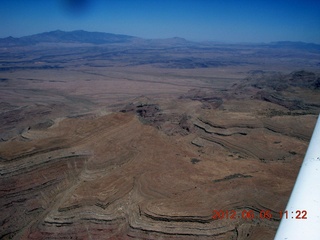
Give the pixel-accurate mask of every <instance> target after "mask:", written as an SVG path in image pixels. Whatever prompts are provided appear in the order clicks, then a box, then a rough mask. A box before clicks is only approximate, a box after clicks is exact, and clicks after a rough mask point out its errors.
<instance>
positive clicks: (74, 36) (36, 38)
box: [0, 30, 138, 46]
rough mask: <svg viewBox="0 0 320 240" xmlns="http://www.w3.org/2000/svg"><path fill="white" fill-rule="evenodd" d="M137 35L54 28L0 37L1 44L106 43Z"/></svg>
mask: <svg viewBox="0 0 320 240" xmlns="http://www.w3.org/2000/svg"><path fill="white" fill-rule="evenodd" d="M136 39H138V38H137V37H133V36H128V35H120V34H112V33H103V32H87V31H84V30H75V31H70V32H66V31H61V30H55V31H50V32H44V33H39V34H34V35H30V36H25V37H21V38H12V37H11V38H10V37H9V38H3V39H0V44H2V45H10V46H12V45H34V44H38V43H91V44H106V43H129V42H131V41H133V40H136Z"/></svg>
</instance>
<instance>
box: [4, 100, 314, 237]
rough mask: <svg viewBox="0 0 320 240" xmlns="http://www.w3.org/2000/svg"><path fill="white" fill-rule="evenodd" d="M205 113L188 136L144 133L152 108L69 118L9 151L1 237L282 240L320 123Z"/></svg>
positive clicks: (30, 132) (193, 119)
mask: <svg viewBox="0 0 320 240" xmlns="http://www.w3.org/2000/svg"><path fill="white" fill-rule="evenodd" d="M179 101H181V102H180V103H179V104H181V109H184V108H183V106H184V104H186V103H188V104H191V103H192V101H195V100H190V101H191V102H186V100H179ZM179 101H178V102H179ZM256 103H260V104H262V105H261V106H259V108H257V111H258V110H261V107H263V104H264V103H261V102H256ZM256 103H252V104H253V105H252V108H255V107H256V105H255V104H256ZM266 104H267V105H266V106H269V103H266ZM160 105H161V104H160ZM160 105H159V107H157V109H158V110H157V112H158V111H160V109H161V111H165V109H166V108H168V107H170V106H168V105H166V104H162V105H161V106H160ZM145 106H147V105H145ZM195 106H197V107H196V108H193V109H192V110H187V111H186V112H181V113H180V114H182V115H184V116H190V117H189V118H188V122H189V124H191V125H192V130H190V131H189V132H188V133H187V134H178V135H170V134H169V135H168V134H167V132H166V131H165V130H163V129H162V128H159V127H155V126H153V125H152V124H149V123H150V122H147V123H144V122H143V121H141V119H140V118H143V117H144V118H146V117H148V116H149V115H148V111H147V110H148V109H147V108H146V111H145V112H144V115H140V112H139V111H138V112H136V111H126V112H124V113H111V114H107V115H104V116H98V115H88V116H83V117H79V118H65V119H59V121H55V122H51V123H50V124H40V125H39V127H33V128H29V129H26V130H25V131H23V133H22V134H21V136H20V137H16V138H13V139H11V140H10V141H5V142H2V143H1V145H0V153H1V156H0V157H1V166H2V167H1V183H2V184H1V198H0V199H1V208H2V209H4V211H3V213H2V214H1V221H2V229H3V230H2V231H1V234H2V235H1V238H4V239H9V238H16V239H39V238H40V239H45V238H50V239H62V238H71V237H76V238H78V239H133V238H138V239H245V238H246V239H270V238H272V236H273V234H274V232H275V230H276V228H277V226H278V224H279V211H281V210H283V208H284V207H285V204H286V202H287V199H288V195H289V193H290V191H291V188H292V184H293V182H292V179H294V178H295V176H296V174H297V171H298V170H299V164H300V163H301V158H303V155H304V152H305V150H306V147H307V144H308V138H309V137H310V134H311V132H312V129H313V124H314V122H315V116H314V115H301V116H297V117H295V118H294V119H293V118H289V117H288V116H277V117H272V118H270V117H269V116H265V115H258V114H257V115H256V114H255V113H250V112H243V111H242V112H241V111H238V112H237V111H234V110H233V111H229V110H226V109H228V108H231V107H235V104H234V103H232V101H226V102H225V103H224V104H223V105H222V106H223V107H224V108H225V110H221V109H220V110H219V109H217V110H214V111H213V110H212V109H203V108H202V107H201V106H202V103H201V102H199V104H197V105H195ZM152 109H154V108H153V107H152ZM195 109H197V110H196V111H195ZM188 111H189V112H188ZM176 115H179V114H178V113H175V114H174V116H176ZM167 116H170V114H168V113H167ZM151 117H154V115H152V114H151ZM168 119H169V120H170V119H172V118H170V117H168V118H167V120H166V121H169V120H168ZM301 123H303V125H302V124H301ZM297 124H299V125H300V128H296V127H295V126H296V125H297ZM37 126H38V125H37ZM175 126H176V127H179V122H178V123H177V124H176V125H175ZM180 127H181V126H180ZM181 128H182V129H183V126H182V127H181ZM214 210H223V211H225V212H226V211H227V210H228V211H230V213H231V212H232V213H233V214H235V215H236V218H235V219H233V218H230V216H229V218H227V217H224V218H221V219H219V218H218V219H213V214H214V212H213V211H214ZM261 211H262V212H263V211H268V212H269V213H270V214H271V215H268V218H267V219H263V218H261V215H260V214H261ZM246 212H250V213H252V214H254V218H253V219H248V217H247V215H246V214H244V213H246ZM243 214H244V215H243Z"/></svg>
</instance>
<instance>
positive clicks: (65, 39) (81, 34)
mask: <svg viewBox="0 0 320 240" xmlns="http://www.w3.org/2000/svg"><path fill="white" fill-rule="evenodd" d="M39 43H80V44H84V43H87V44H97V45H98V44H114V43H128V44H130V43H149V44H155V45H159V44H160V45H161V44H173V45H174V44H190V43H192V42H189V41H187V40H185V39H184V38H179V37H174V38H168V39H142V38H139V37H133V36H129V35H122V34H112V33H103V32H88V31H83V30H77V31H70V32H66V31H61V30H56V31H51V32H44V33H39V34H35V35H30V36H25V37H20V38H14V37H6V38H0V47H10V46H31V45H36V44H39ZM198 44H204V45H208V44H210V45H215V44H217V43H210V42H206V43H198ZM226 44H227V43H226ZM219 45H221V43H219ZM228 45H230V44H228ZM232 45H242V44H232ZM244 45H248V44H244ZM253 45H254V46H262V47H269V48H291V49H292V48H293V49H303V50H309V51H312V50H319V51H320V45H319V44H314V43H304V42H290V41H282V42H272V43H268V44H253Z"/></svg>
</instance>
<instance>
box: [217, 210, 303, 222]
mask: <svg viewBox="0 0 320 240" xmlns="http://www.w3.org/2000/svg"><path fill="white" fill-rule="evenodd" d="M278 213H279V216H280V219H282V218H284V219H307V214H308V213H307V211H306V210H296V211H292V212H289V211H287V210H286V211H279V212H278ZM272 217H273V214H272V213H271V211H270V210H260V212H257V211H254V210H242V211H241V212H240V211H236V210H213V211H212V219H239V218H242V219H256V218H259V219H269V220H270V219H271V218H272Z"/></svg>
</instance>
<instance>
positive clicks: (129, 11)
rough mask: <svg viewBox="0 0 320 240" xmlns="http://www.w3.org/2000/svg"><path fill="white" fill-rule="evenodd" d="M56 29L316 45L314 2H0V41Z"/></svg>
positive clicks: (318, 14)
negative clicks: (312, 43)
mask: <svg viewBox="0 0 320 240" xmlns="http://www.w3.org/2000/svg"><path fill="white" fill-rule="evenodd" d="M57 29H60V30H66V31H69V30H80V29H81V30H87V31H101V32H110V33H121V34H128V35H133V36H138V37H144V38H168V37H175V36H178V37H184V38H186V39H189V40H196V41H202V40H213V41H228V42H270V41H284V40H290V41H305V42H315V43H320V0H265V1H262V0H252V1H249V0H113V1H111V0H88V1H86V0H0V37H7V36H14V37H20V36H25V35H30V34H36V33H40V32H45V31H52V30H57Z"/></svg>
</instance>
